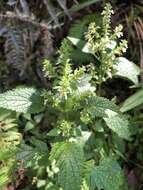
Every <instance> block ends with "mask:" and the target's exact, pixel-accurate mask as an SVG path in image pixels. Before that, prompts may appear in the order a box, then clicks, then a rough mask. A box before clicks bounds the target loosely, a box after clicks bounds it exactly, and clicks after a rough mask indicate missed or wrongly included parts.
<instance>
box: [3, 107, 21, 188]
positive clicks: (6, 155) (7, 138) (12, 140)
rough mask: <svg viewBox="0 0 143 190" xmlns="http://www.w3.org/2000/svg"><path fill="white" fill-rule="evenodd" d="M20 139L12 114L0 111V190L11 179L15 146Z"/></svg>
mask: <svg viewBox="0 0 143 190" xmlns="http://www.w3.org/2000/svg"><path fill="white" fill-rule="evenodd" d="M20 139H21V135H20V133H18V132H17V124H16V121H15V119H14V118H13V116H12V114H11V113H10V112H8V111H6V110H4V109H0V189H1V188H2V187H4V186H5V185H6V183H7V182H8V181H10V179H11V177H12V176H11V172H12V167H13V164H14V157H15V154H16V150H17V145H18V144H19V142H20Z"/></svg>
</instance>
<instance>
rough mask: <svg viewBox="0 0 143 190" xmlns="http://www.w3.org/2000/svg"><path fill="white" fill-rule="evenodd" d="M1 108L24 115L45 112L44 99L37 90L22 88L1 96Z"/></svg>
mask: <svg viewBox="0 0 143 190" xmlns="http://www.w3.org/2000/svg"><path fill="white" fill-rule="evenodd" d="M0 107H1V108H5V109H9V110H13V111H16V112H22V113H38V112H41V111H42V110H43V98H42V97H41V95H40V92H39V91H38V90H36V89H35V88H25V87H20V88H16V89H14V90H11V91H7V92H5V93H3V94H0Z"/></svg>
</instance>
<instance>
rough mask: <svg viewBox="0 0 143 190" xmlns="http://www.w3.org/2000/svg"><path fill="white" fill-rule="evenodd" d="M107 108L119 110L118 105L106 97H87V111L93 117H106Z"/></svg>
mask: <svg viewBox="0 0 143 190" xmlns="http://www.w3.org/2000/svg"><path fill="white" fill-rule="evenodd" d="M86 106H87V107H86ZM106 110H112V111H114V112H119V109H118V106H116V105H115V104H114V103H113V102H112V101H110V100H108V99H106V98H103V97H98V96H95V97H89V98H88V99H87V101H86V105H85V112H86V113H89V114H90V115H91V116H92V117H106V114H107V113H106Z"/></svg>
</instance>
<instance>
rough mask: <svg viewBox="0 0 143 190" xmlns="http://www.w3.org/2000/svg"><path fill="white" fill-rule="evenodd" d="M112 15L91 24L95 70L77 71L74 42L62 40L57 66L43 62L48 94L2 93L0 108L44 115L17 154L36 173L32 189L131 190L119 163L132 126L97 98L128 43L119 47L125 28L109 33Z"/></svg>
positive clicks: (29, 91) (28, 90)
mask: <svg viewBox="0 0 143 190" xmlns="http://www.w3.org/2000/svg"><path fill="white" fill-rule="evenodd" d="M111 13H112V11H111V7H110V5H109V4H107V6H106V8H105V10H104V11H103V13H102V15H103V26H102V27H97V26H96V24H95V23H91V24H90V26H89V29H88V32H87V33H86V39H87V47H88V49H89V51H90V53H92V54H93V55H94V56H95V58H96V59H97V61H98V66H97V67H93V66H91V67H89V66H81V67H77V68H74V67H75V66H74V65H73V62H72V60H71V49H72V46H71V43H70V41H69V40H67V39H64V40H63V42H62V45H61V48H60V50H59V57H58V59H57V61H56V62H55V63H51V62H50V61H48V60H45V62H44V64H43V70H44V72H45V76H46V77H48V79H49V81H50V87H49V89H45V90H43V91H38V90H36V89H35V88H33V87H27V88H26V87H19V88H16V89H14V90H11V91H8V92H5V93H3V94H0V107H1V108H7V109H11V110H13V111H16V112H22V113H30V114H35V113H36V114H38V113H40V112H43V111H44V114H45V115H44V118H45V119H46V128H44V129H45V130H42V128H41V129H32V132H31V133H32V137H31V138H30V139H29V140H28V141H26V140H25V142H22V143H21V146H20V147H19V151H18V154H17V159H18V160H22V161H23V167H24V168H27V170H28V168H32V170H33V172H32V173H31V186H36V187H37V188H38V189H47V190H49V189H51V190H53V189H54V190H56V189H57V190H59V189H61V190H62V189H63V190H95V189H105V190H111V189H112V190H120V189H127V186H126V182H125V177H124V174H123V171H122V169H121V167H120V165H119V163H118V162H117V160H118V159H120V157H123V155H124V154H125V150H124V143H125V140H129V139H130V136H131V134H130V129H129V126H130V124H129V121H128V120H127V118H126V116H124V115H123V114H122V113H121V112H120V110H119V108H118V106H117V105H115V103H114V102H113V101H110V100H108V99H106V98H103V97H100V96H98V95H97V94H99V91H100V88H101V84H102V82H104V81H106V80H107V79H108V77H111V76H112V75H113V73H114V71H113V70H114V65H116V63H115V62H116V56H117V55H121V54H122V52H124V51H125V49H126V42H125V41H124V40H121V41H120V42H118V38H119V37H120V36H121V29H122V27H121V26H119V27H117V28H116V29H115V31H114V33H113V34H112V32H111V29H110V16H111ZM91 65H92V64H91ZM136 75H137V73H136ZM128 78H129V77H128ZM98 89H99V90H98ZM34 130H35V131H34ZM27 142H28V143H27ZM119 143H122V147H123V148H121V147H120V146H119Z"/></svg>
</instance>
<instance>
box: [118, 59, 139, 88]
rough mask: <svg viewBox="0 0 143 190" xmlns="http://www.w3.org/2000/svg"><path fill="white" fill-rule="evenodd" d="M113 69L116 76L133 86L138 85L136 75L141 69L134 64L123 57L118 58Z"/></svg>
mask: <svg viewBox="0 0 143 190" xmlns="http://www.w3.org/2000/svg"><path fill="white" fill-rule="evenodd" d="M114 69H115V70H116V73H115V75H116V76H120V77H124V78H127V79H129V80H131V81H132V82H133V83H134V84H138V75H139V74H140V72H141V69H140V68H139V67H138V66H137V65H136V64H134V63H132V62H131V61H129V60H128V59H126V58H124V57H119V58H118V59H117V63H116V64H115V65H114Z"/></svg>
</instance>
